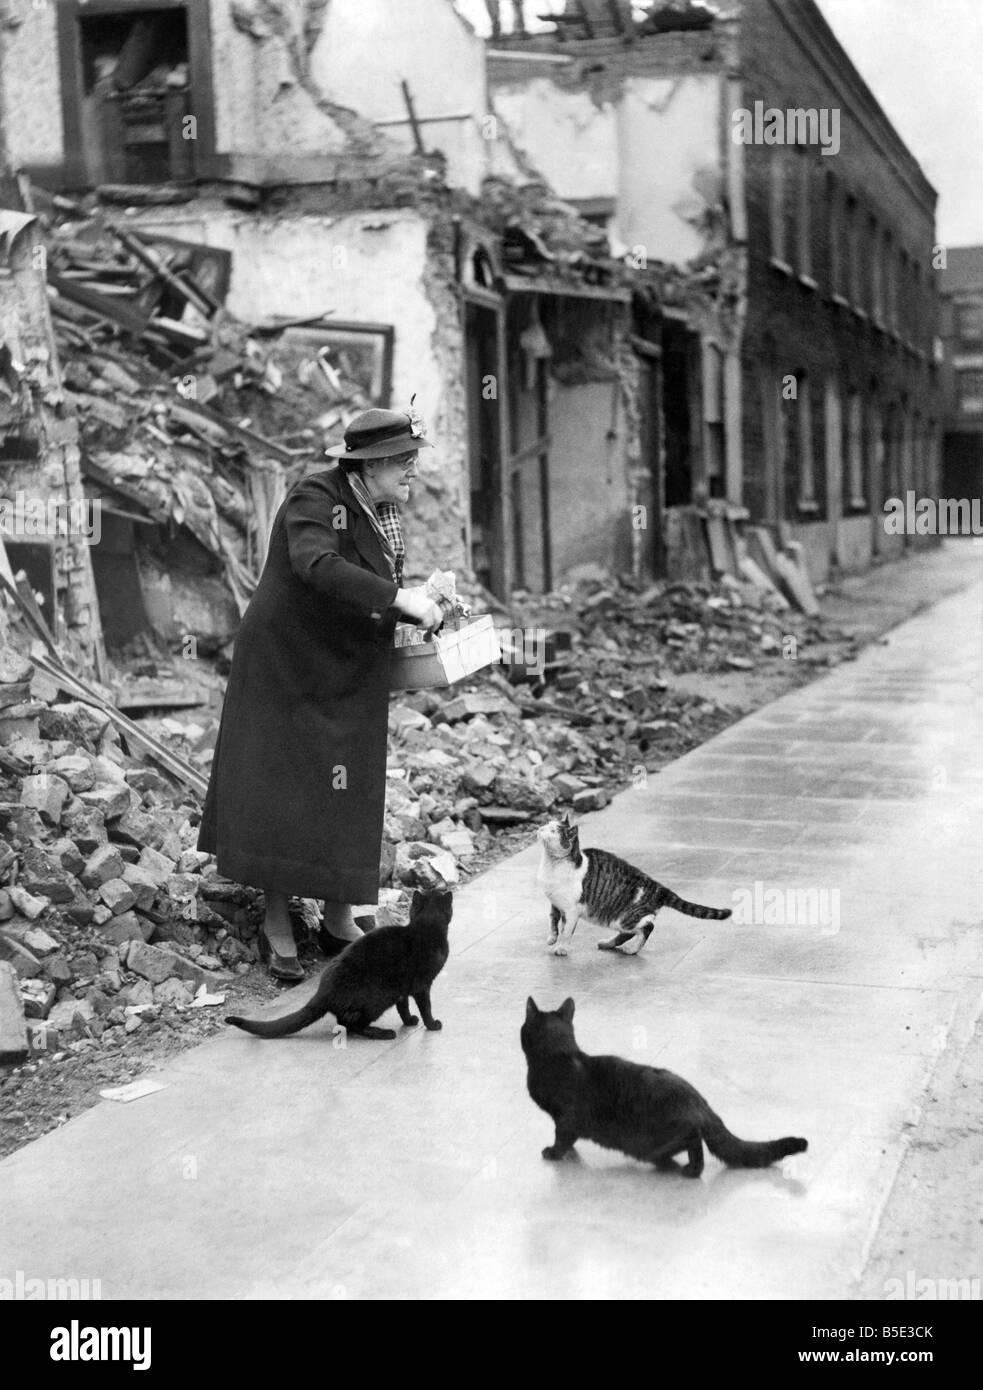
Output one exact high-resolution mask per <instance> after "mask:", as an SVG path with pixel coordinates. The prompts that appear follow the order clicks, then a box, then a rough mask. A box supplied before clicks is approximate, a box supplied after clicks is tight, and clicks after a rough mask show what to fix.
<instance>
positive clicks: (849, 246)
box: [844, 196, 862, 309]
mask: <svg viewBox="0 0 983 1390" xmlns="http://www.w3.org/2000/svg"><path fill="white" fill-rule="evenodd" d="M845 212H846V215H845V217H844V222H845V224H846V283H847V298H848V299H849V301H850V303H851V304H852V305H853V307H854V308H855V309H859V308H861V307H862V306H861V303H860V210H859V208H858V207H857V200H856V198H854V197H852V196H850V197H848V198H847V200H846V209H845Z"/></svg>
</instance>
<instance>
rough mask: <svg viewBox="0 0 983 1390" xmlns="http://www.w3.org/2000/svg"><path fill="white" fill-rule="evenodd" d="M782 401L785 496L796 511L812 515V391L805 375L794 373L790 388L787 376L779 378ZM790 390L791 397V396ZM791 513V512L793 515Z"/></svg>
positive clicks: (813, 496) (813, 505)
mask: <svg viewBox="0 0 983 1390" xmlns="http://www.w3.org/2000/svg"><path fill="white" fill-rule="evenodd" d="M779 389H780V393H781V396H780V398H781V402H782V466H783V472H784V475H785V496H786V497H787V498H789V499H794V501H793V506H794V507H795V508H796V510H797V512H815V511H817V510H818V505H817V502H816V481H815V473H816V471H815V459H814V454H813V434H812V389H811V382H810V380H809V377H808V376H807V375H806V373H805V372H801V371H800V372H796V373H795V374H794V388H790V386H789V378H788V376H782V377H781V378H780V379H779ZM791 389H794V392H795V394H794V396H793V395H792V394H791ZM793 514H794V513H793Z"/></svg>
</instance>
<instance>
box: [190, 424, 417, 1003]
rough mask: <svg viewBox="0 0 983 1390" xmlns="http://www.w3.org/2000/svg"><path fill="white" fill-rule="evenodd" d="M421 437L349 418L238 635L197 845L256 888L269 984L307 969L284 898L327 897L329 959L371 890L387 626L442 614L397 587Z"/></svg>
mask: <svg viewBox="0 0 983 1390" xmlns="http://www.w3.org/2000/svg"><path fill="white" fill-rule="evenodd" d="M429 447H430V444H429V441H428V440H426V439H425V438H424V437H423V433H422V425H421V424H420V422H419V420H418V419H417V417H416V416H415V415H414V414H412V413H410V414H405V413H402V412H398V411H392V410H369V411H366V412H365V413H364V414H362V415H359V416H357V417H356V418H355V419H354V420H353V421H352V423H351V424H350V425H349V427H348V429H347V430H346V431H345V442H344V444H343V445H341V446H339V447H338V448H335V449H329V450H328V451H327V452H328V454H329V455H330V456H331V457H334V458H337V459H339V463H338V465H337V466H335V467H333V468H329V469H327V470H326V471H322V472H318V473H313V474H311V475H310V476H308V477H306V478H303V479H302V480H301V481H300V482H298V483H297V484H295V486H294V487H292V488H291V490H290V491H289V492H288V494H287V496H286V498H285V499H284V502H283V505H282V506H281V508H280V510H279V511H278V512H277V515H276V518H275V520H274V522H273V529H272V532H271V534H270V544H269V553H268V556H267V560H266V565H265V567H264V569H263V573H262V576H261V578H260V581H259V585H258V587H257V589H256V592H255V594H254V595H253V598H252V600H251V602H250V604H249V607H248V609H247V611H246V613H245V615H244V617H243V620H242V624H241V626H240V629H239V633H238V636H237V638H236V644H235V655H234V658H233V662H232V671H231V673H230V676H229V682H228V688H227V690H226V695H225V705H224V708H223V711H222V722H221V726H220V728H219V734H218V741H217V743H216V746H215V757H214V761H213V763H212V771H211V779H210V781H209V786H208V794H207V796H206V798H205V806H204V810H203V812H202V820H201V828H200V831H199V835H198V847H199V849H202V850H207V851H209V852H210V853H213V854H215V855H217V858H218V868H219V871H220V872H221V873H222V874H224V875H226V876H227V877H228V878H231V879H234V880H235V881H236V882H238V883H248V884H252V885H253V886H255V887H257V888H262V889H263V890H264V891H265V897H266V917H265V920H264V922H263V927H262V932H261V940H260V946H261V949H262V950H263V952H264V955H265V956H266V957H267V958H268V960H269V963H270V971H271V974H273V975H274V976H275V977H276V978H278V979H282V980H299V979H303V971H302V969H301V968H300V965H299V963H298V961H297V949H296V946H295V943H294V937H293V930H292V927H291V922H290V916H289V912H288V898H289V896H290V895H291V894H295V895H298V896H301V897H310V898H323V899H324V930H323V931H322V933H321V942H322V946H323V948H324V949H325V950H326V951H327V953H328V954H333V953H334V952H335V951H336V950H341V949H343V947H344V944H345V942H346V941H349V940H353V939H354V938H355V937H356V936H358V935H359V931H358V928H357V926H356V925H355V922H354V919H353V917H352V907H351V905H352V904H353V903H374V902H377V901H378V891H379V856H380V850H381V845H382V823H383V815H384V811H385V800H386V733H387V723H388V709H389V658H390V651H391V649H392V645H393V630H394V628H395V626H396V622H397V620H399V619H404V620H407V621H411V622H415V623H418V624H419V625H420V626H422V627H423V628H424V629H425V630H426V631H427V632H431V631H435V630H436V629H437V628H438V627H439V626H440V623H441V621H442V618H443V614H442V612H441V609H440V608H439V607H438V606H437V604H435V603H433V602H431V600H430V599H429V598H428V597H427V596H426V594H425V593H424V592H422V591H421V590H413V589H405V588H403V587H401V583H402V572H403V540H402V531H401V529H400V520H399V504H400V503H405V502H406V501H407V500H408V499H409V496H410V480H411V479H412V478H413V477H414V476H415V472H416V461H417V452H418V450H420V449H422V448H429Z"/></svg>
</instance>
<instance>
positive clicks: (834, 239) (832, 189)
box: [826, 173, 843, 297]
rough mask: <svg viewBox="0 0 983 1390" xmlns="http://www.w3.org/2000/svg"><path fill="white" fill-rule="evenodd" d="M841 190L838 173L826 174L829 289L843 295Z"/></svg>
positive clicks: (831, 292) (833, 292)
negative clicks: (837, 177) (837, 178)
mask: <svg viewBox="0 0 983 1390" xmlns="http://www.w3.org/2000/svg"><path fill="white" fill-rule="evenodd" d="M840 222H841V218H840V191H839V188H838V187H837V183H836V175H835V174H831V173H828V174H827V175H826V244H827V246H828V247H829V291H830V294H833V295H839V296H841V297H842V295H843V244H842V241H841V237H842V228H841V225H840Z"/></svg>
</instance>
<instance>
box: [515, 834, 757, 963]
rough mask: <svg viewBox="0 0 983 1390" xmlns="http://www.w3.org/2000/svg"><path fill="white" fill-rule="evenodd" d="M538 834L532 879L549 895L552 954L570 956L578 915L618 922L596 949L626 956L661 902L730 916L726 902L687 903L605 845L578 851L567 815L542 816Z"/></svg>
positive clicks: (694, 912) (717, 917)
mask: <svg viewBox="0 0 983 1390" xmlns="http://www.w3.org/2000/svg"><path fill="white" fill-rule="evenodd" d="M538 838H539V840H540V842H541V843H542V846H543V853H542V858H541V859H540V863H539V874H538V876H537V879H536V881H537V883H538V884H539V886H540V887H541V888H542V889H543V891H544V893H545V894H546V896H547V897H548V898H549V900H550V934H549V938H548V941H547V945H548V947H549V949H550V951H551V952H552V953H553V955H554V956H566V955H569V953H570V946H571V943H572V942H573V934H574V932H575V931H576V930H577V923H578V921H579V920H580V918H581V917H583V918H584V919H585V920H586V921H590V922H595V923H596V924H597V925H598V926H599V927H612V926H613V927H617V929H618V930H617V934H616V935H615V936H611V937H609V938H608V939H607V940H606V941H599V942H598V944H597V949H598V950H599V951H617V950H622V951H623V954H624V955H626V956H637V955H638V953H639V951H640V950H641V949H642V947H643V946H644V945H645V943H646V941H648V939H649V937H650V936H651V935H652V931H653V929H654V927H655V914H656V913H657V912H658V911H659V909H660V908H661V907H674V908H675V909H676V911H677V912H685V913H686V915H687V916H688V917H705V918H710V919H712V920H713V921H723V920H724V918H725V917H729V916H730V915H731V909H730V908H729V907H725V908H721V907H701V906H700V904H699V903H688V902H687V901H686V900H685V898H680V897H677V896H676V894H675V893H673V892H672V890H671V889H669V888H666V887H664V886H663V885H662V884H661V883H657V882H656V881H655V879H654V878H650V877H649V875H648V874H645V873H643V872H642V870H641V869H636V868H635V866H634V864H629V863H628V861H627V860H626V859H619V858H618V856H617V855H616V854H610V853H609V852H608V851H607V850H606V849H584V850H582V849H581V848H580V836H579V833H578V830H577V827H576V826H575V825H571V824H570V817H569V816H564V817H563V820H562V821H559V820H551V821H547V823H546V824H545V825H544V826H543V827H542V828H541V829H540V830H539V832H538ZM629 943H631V944H630V945H629Z"/></svg>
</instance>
